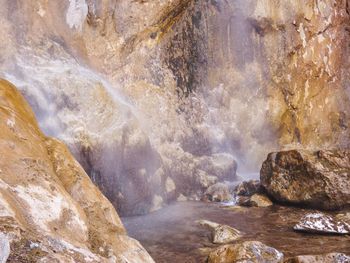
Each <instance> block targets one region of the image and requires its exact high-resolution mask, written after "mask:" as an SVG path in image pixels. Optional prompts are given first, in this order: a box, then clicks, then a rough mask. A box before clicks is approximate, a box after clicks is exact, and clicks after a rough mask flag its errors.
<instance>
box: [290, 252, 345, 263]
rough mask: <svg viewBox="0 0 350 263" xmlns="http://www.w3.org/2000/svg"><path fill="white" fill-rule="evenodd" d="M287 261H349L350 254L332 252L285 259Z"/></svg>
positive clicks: (316, 262)
mask: <svg viewBox="0 0 350 263" xmlns="http://www.w3.org/2000/svg"><path fill="white" fill-rule="evenodd" d="M285 262H286V263H349V262H350V256H347V255H345V254H342V253H330V254H325V255H316V256H315V255H307V256H297V257H294V258H290V259H288V260H286V261H285Z"/></svg>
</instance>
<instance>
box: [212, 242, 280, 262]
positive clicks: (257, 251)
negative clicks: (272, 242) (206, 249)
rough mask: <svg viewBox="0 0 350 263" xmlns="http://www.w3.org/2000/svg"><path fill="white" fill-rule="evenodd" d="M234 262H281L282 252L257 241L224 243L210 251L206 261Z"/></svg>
mask: <svg viewBox="0 0 350 263" xmlns="http://www.w3.org/2000/svg"><path fill="white" fill-rule="evenodd" d="M234 262H242V263H243V262H245V263H248V262H254V263H262V262H271V263H282V262H283V254H282V253H281V252H279V251H278V250H276V249H274V248H272V247H268V246H266V245H264V244H263V243H261V242H258V241H245V242H242V243H238V244H234V245H225V246H222V247H220V248H218V249H217V250H215V251H213V252H212V253H210V255H209V257H208V263H234Z"/></svg>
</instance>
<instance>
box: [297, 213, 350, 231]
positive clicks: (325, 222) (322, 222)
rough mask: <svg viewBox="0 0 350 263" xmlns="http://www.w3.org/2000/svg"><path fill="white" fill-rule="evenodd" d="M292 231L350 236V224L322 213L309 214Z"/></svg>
mask: <svg viewBox="0 0 350 263" xmlns="http://www.w3.org/2000/svg"><path fill="white" fill-rule="evenodd" d="M294 230H297V231H303V232H309V233H318V234H341V235H346V234H350V224H348V223H347V222H345V221H342V220H339V219H336V218H334V217H332V216H329V215H325V214H323V213H311V214H307V215H305V216H304V217H303V218H301V219H300V221H299V223H298V224H296V225H295V226H294Z"/></svg>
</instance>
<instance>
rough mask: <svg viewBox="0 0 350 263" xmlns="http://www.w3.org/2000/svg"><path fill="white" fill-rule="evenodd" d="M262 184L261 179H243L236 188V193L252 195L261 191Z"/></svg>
mask: <svg viewBox="0 0 350 263" xmlns="http://www.w3.org/2000/svg"><path fill="white" fill-rule="evenodd" d="M261 191H262V189H261V184H260V181H259V180H250V181H243V182H241V183H240V184H239V185H237V187H236V188H235V189H234V194H235V195H242V196H252V195H253V194H258V193H261Z"/></svg>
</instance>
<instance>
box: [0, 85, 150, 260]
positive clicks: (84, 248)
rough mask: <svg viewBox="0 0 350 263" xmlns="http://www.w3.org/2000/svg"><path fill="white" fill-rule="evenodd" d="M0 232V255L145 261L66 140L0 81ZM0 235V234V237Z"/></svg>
mask: <svg viewBox="0 0 350 263" xmlns="http://www.w3.org/2000/svg"><path fill="white" fill-rule="evenodd" d="M0 130H1V133H0V149H1V154H0V195H1V198H0V231H1V232H2V233H6V234H7V236H8V238H9V240H10V242H11V254H10V256H9V259H8V262H16V263H18V262H38V261H39V260H41V261H40V262H111V261H113V260H116V261H117V262H119V261H123V262H124V261H127V262H135V263H136V262H153V260H152V259H151V257H150V256H149V255H148V253H147V252H146V251H145V250H144V249H143V248H142V246H141V245H140V244H139V243H138V242H137V241H136V240H134V239H132V238H130V237H128V236H127V234H126V231H125V229H124V227H123V225H122V223H121V221H120V219H119V217H118V215H117V213H116V211H115V209H114V207H113V206H112V204H111V203H110V202H109V201H108V200H107V199H106V198H105V197H104V196H103V195H102V194H101V192H100V191H99V190H98V189H97V187H96V186H95V185H94V184H93V183H92V182H91V180H90V179H89V177H88V175H87V174H86V173H85V172H84V170H83V169H82V167H81V166H80V165H79V164H78V162H77V161H76V160H75V159H74V158H73V157H72V155H71V154H70V152H69V150H68V149H67V147H66V146H65V145H64V144H62V143H61V142H59V141H58V140H56V139H52V138H48V137H46V136H44V134H43V133H42V132H41V131H40V129H39V127H38V124H37V122H36V119H35V117H34V114H33V112H32V111H31V109H30V107H29V105H28V104H27V102H26V101H25V100H24V98H23V97H22V95H20V93H19V92H18V91H17V90H16V88H15V87H14V86H12V85H11V84H10V83H9V82H7V81H5V80H0ZM1 241H3V239H1Z"/></svg>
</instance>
